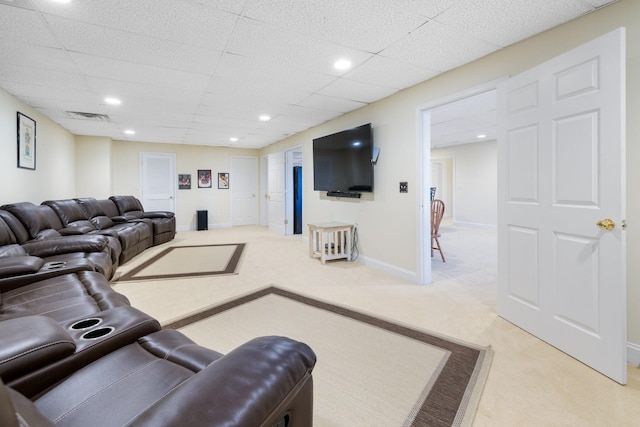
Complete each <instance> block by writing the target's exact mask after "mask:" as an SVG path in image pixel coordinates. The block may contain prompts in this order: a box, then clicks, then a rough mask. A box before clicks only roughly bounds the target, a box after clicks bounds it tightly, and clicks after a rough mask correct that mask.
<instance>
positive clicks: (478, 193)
mask: <svg viewBox="0 0 640 427" xmlns="http://www.w3.org/2000/svg"><path fill="white" fill-rule="evenodd" d="M497 148H498V147H497V142H496V141H484V142H478V143H474V144H464V145H456V146H453V147H449V148H440V149H435V150H431V159H432V162H433V161H435V160H436V159H439V158H443V159H453V164H454V165H455V167H453V168H452V173H453V191H452V194H453V200H452V202H450V203H447V202H445V203H447V204H445V206H449V208H448V212H449V214H451V213H453V220H454V221H455V222H456V223H461V224H468V225H490V226H496V225H497V220H498V218H497V216H498V151H497ZM445 189H446V188H445ZM446 210H447V208H445V211H446Z"/></svg>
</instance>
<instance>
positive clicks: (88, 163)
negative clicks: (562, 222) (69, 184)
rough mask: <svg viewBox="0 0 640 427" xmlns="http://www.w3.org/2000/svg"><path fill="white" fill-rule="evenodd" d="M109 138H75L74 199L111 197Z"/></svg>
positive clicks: (110, 142)
mask: <svg viewBox="0 0 640 427" xmlns="http://www.w3.org/2000/svg"><path fill="white" fill-rule="evenodd" d="M111 144H112V141H111V138H107V137H94V136H77V137H76V191H75V194H76V197H95V198H96V199H106V198H107V197H109V196H111V195H112V194H113V193H111V174H112V164H111Z"/></svg>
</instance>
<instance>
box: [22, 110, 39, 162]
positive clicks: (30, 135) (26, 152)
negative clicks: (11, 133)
mask: <svg viewBox="0 0 640 427" xmlns="http://www.w3.org/2000/svg"><path fill="white" fill-rule="evenodd" d="M18 167H19V168H24V169H32V170H35V168H36V121H35V120H33V119H32V118H30V117H27V116H25V115H24V114H22V113H20V112H18Z"/></svg>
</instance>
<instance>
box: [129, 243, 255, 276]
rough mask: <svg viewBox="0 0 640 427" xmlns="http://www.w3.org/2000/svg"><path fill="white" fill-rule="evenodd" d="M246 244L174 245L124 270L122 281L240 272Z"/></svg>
mask: <svg viewBox="0 0 640 427" xmlns="http://www.w3.org/2000/svg"><path fill="white" fill-rule="evenodd" d="M244 246H245V244H244V243H234V244H226V245H199V246H172V247H170V248H167V249H165V250H164V251H162V252H160V253H159V254H158V255H156V256H154V257H153V258H151V259H149V260H148V261H146V262H144V263H143V264H141V265H139V266H137V267H135V268H133V269H132V270H131V271H129V272H127V273H125V274H123V275H122V276H121V277H120V278H118V281H127V280H147V279H171V278H178V277H190V276H209V275H219V274H236V270H237V268H238V263H239V262H240V258H241V257H242V251H243V250H244Z"/></svg>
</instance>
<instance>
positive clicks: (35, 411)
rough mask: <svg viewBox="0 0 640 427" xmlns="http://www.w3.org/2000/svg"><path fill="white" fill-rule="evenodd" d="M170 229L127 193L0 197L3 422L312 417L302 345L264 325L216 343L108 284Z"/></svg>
mask: <svg viewBox="0 0 640 427" xmlns="http://www.w3.org/2000/svg"><path fill="white" fill-rule="evenodd" d="M174 236H175V218H174V216H173V214H172V213H170V212H145V211H144V209H143V208H142V205H141V204H140V202H139V201H138V200H137V199H136V198H135V197H132V196H114V197H111V198H109V199H104V200H96V199H92V198H84V199H66V200H49V201H46V202H43V203H42V204H41V205H34V204H32V203H26V202H21V203H13V204H8V205H4V206H2V207H0V379H1V380H2V381H0V425H1V426H12V427H13V426H22V425H29V426H32V427H33V426H53V425H56V426H87V425H91V426H124V425H127V426H178V425H180V426H192V425H193V426H204V425H207V426H217V425H224V426H269V427H270V426H277V427H287V426H289V427H292V426H300V427H304V426H311V425H312V413H313V382H312V378H311V372H312V370H313V367H314V365H315V354H314V353H313V351H312V350H311V349H310V348H309V347H308V346H307V345H305V344H303V343H300V342H296V341H293V340H290V339H288V338H284V337H261V338H256V339H254V340H252V341H250V342H248V343H245V344H244V345H242V346H240V347H238V348H237V349H235V350H233V351H232V352H230V353H228V354H227V355H222V354H220V353H218V352H216V351H214V350H211V349H207V348H204V347H201V346H198V345H197V344H195V343H194V342H192V341H191V340H189V339H188V338H187V337H185V336H184V335H182V334H181V333H179V332H177V331H173V330H162V328H161V326H160V324H159V323H158V322H157V321H156V320H155V319H153V318H152V317H150V316H149V315H147V314H145V313H143V312H141V311H139V310H137V309H135V308H134V307H131V305H130V303H129V301H128V299H127V298H126V297H125V296H124V295H122V294H119V293H117V292H116V291H114V290H113V288H112V287H111V286H110V283H109V280H110V279H111V278H112V276H113V274H114V273H115V270H116V269H117V267H118V266H119V265H120V264H122V263H124V262H127V261H128V260H130V259H131V258H132V257H134V256H135V255H137V254H139V253H140V252H142V251H144V250H145V249H147V248H149V247H150V246H152V245H157V244H161V243H164V242H167V241H170V240H171V239H173V238H174ZM3 382H4V384H6V385H4V384H3Z"/></svg>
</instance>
